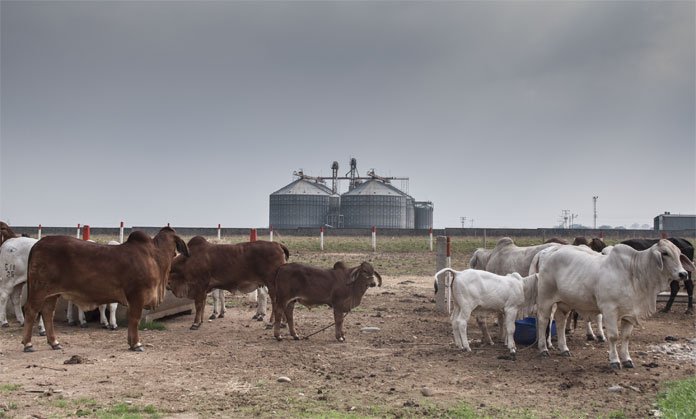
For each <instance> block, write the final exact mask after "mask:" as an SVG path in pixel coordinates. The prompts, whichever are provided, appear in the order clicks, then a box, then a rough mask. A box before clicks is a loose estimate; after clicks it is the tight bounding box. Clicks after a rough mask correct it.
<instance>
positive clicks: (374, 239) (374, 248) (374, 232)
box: [372, 226, 377, 252]
mask: <svg viewBox="0 0 696 419" xmlns="http://www.w3.org/2000/svg"><path fill="white" fill-rule="evenodd" d="M372 251H373V252H376V251H377V227H375V226H372Z"/></svg>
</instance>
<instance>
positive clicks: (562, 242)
mask: <svg viewBox="0 0 696 419" xmlns="http://www.w3.org/2000/svg"><path fill="white" fill-rule="evenodd" d="M544 243H558V244H570V243H568V240H564V239H562V238H560V237H551V238H550V239H546V241H545V242H544Z"/></svg>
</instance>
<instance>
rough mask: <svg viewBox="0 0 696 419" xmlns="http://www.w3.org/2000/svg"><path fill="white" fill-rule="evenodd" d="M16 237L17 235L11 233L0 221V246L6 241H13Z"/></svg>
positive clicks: (8, 227)
mask: <svg viewBox="0 0 696 419" xmlns="http://www.w3.org/2000/svg"><path fill="white" fill-rule="evenodd" d="M16 237H17V235H16V234H15V232H14V231H12V229H11V228H10V226H8V225H7V224H5V223H4V222H2V221H0V244H2V243H3V242H4V241H5V240H7V239H14V238H16Z"/></svg>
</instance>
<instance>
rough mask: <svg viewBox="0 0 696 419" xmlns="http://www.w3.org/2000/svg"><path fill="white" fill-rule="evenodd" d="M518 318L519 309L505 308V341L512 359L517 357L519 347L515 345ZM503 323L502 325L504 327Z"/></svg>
mask: <svg viewBox="0 0 696 419" xmlns="http://www.w3.org/2000/svg"><path fill="white" fill-rule="evenodd" d="M516 318H517V309H508V310H505V323H504V326H505V332H506V333H505V343H506V344H507V347H508V349H509V350H510V355H511V356H512V359H513V360H514V359H515V354H516V352H517V348H516V347H515V337H514V335H515V319H516ZM502 326H503V325H501V327H502Z"/></svg>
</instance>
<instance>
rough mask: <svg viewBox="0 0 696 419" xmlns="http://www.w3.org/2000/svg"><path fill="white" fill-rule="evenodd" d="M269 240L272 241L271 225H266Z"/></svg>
mask: <svg viewBox="0 0 696 419" xmlns="http://www.w3.org/2000/svg"><path fill="white" fill-rule="evenodd" d="M268 235H269V240H270V241H273V226H269V227H268Z"/></svg>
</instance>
